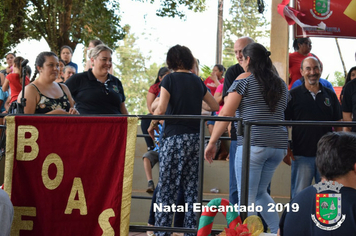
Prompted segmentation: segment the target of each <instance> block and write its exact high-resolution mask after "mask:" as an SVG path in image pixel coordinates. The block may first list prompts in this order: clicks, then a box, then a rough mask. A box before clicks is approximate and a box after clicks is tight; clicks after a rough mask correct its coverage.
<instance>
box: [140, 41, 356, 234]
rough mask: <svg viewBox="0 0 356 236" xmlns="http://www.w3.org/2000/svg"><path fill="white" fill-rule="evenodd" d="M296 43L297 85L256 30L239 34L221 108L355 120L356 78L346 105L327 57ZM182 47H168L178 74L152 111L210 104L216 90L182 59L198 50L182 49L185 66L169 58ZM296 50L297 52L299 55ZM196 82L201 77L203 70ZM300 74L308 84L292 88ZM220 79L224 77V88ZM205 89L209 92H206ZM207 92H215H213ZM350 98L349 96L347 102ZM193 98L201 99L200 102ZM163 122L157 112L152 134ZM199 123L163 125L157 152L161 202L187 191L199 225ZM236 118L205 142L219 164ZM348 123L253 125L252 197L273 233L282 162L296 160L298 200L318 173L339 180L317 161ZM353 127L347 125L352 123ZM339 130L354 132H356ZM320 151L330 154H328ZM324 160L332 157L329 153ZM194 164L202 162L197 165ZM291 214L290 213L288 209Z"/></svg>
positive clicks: (248, 114) (236, 184)
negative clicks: (324, 75) (328, 75)
mask: <svg viewBox="0 0 356 236" xmlns="http://www.w3.org/2000/svg"><path fill="white" fill-rule="evenodd" d="M294 46H295V49H296V52H295V53H292V54H291V55H290V56H291V57H292V59H291V60H290V63H291V64H293V66H292V67H294V68H298V73H299V75H294V72H293V70H292V68H291V71H290V74H291V78H292V83H290V84H289V87H290V89H291V90H290V91H289V89H288V85H287V84H286V83H285V82H284V81H283V80H282V79H281V78H280V77H279V75H278V72H277V70H276V69H275V68H274V66H273V64H272V61H271V59H270V55H271V53H270V52H269V51H268V50H267V49H266V48H265V47H263V46H262V45H261V44H258V43H255V42H254V41H253V40H252V39H251V38H249V37H242V38H240V39H238V40H237V41H236V43H235V45H234V50H235V54H236V57H237V59H238V62H239V63H237V64H236V65H234V66H231V67H230V68H229V69H228V70H227V72H226V74H225V78H224V81H223V82H220V84H222V85H221V87H223V89H222V94H221V96H222V100H223V102H224V106H223V107H222V109H221V110H220V113H219V116H235V117H236V118H242V120H244V121H262V120H275V121H283V120H311V121H341V120H347V117H345V114H346V115H347V112H349V113H351V114H350V118H352V117H354V115H353V114H352V113H353V112H354V110H355V111H356V104H353V103H354V102H353V100H352V94H353V92H352V91H355V90H353V89H352V88H353V87H354V85H353V84H354V83H351V82H349V83H347V85H345V89H344V93H343V99H342V101H343V103H342V104H343V106H342V107H341V105H340V102H339V99H338V98H337V96H336V94H335V92H334V90H333V89H331V88H329V85H328V83H329V82H327V80H325V81H324V80H322V79H321V78H320V77H321V72H322V63H321V62H320V60H319V59H318V58H317V57H316V56H315V55H313V54H310V49H311V42H310V39H309V38H305V39H297V40H296V41H295V42H294ZM179 47H181V46H179ZM179 47H178V45H177V46H176V47H173V48H171V49H170V50H172V51H169V52H168V54H167V64H168V68H169V69H173V71H174V73H170V74H167V75H165V77H164V79H162V80H161V81H160V82H157V83H158V84H159V86H158V84H156V87H160V89H158V91H159V92H158V93H159V95H156V96H155V98H156V97H157V96H159V99H158V102H157V104H158V105H157V107H156V109H152V110H150V111H151V112H153V115H163V114H172V115H177V114H184V115H187V114H190V115H196V114H200V112H201V108H202V107H201V106H202V104H201V100H202V97H201V96H203V95H204V94H205V96H207V94H209V92H208V90H205V89H206V88H204V90H203V93H202V94H201V93H200V92H198V91H200V88H196V87H193V86H195V85H194V83H195V82H194V83H193V79H192V78H191V79H190V80H189V83H190V85H189V86H187V85H188V82H186V81H187V80H186V78H188V77H187V75H189V76H190V77H192V76H193V75H192V73H191V71H190V70H191V68H192V66H186V67H183V68H182V66H181V65H184V62H181V61H184V60H188V59H187V57H185V56H186V55H184V54H187V55H188V54H190V52H189V53H188V52H187V51H185V48H184V47H182V48H181V50H178V51H179V52H180V54H178V53H177V55H179V56H180V58H179V59H178V57H176V60H178V61H179V62H180V63H179V64H178V65H180V66H181V67H176V65H172V64H170V63H171V61H169V60H172V58H173V57H171V56H172V55H174V54H173V53H174V52H175V50H177V49H178V48H179ZM173 49H174V50H173ZM183 49H184V50H183ZM297 53H298V54H297ZM299 54H300V55H299ZM293 57H296V58H297V59H296V58H294V59H293ZM192 60H193V59H192ZM297 61H298V62H297ZM295 63H299V65H298V67H297V66H295V65H294V64H295ZM171 65H172V66H171ZM295 71H296V70H295ZM353 71H354V70H353V69H352V70H350V73H349V76H350V80H351V77H352V78H354V77H355V76H356V73H355V72H353ZM193 77H194V76H193ZM296 78H297V79H296ZM194 81H201V80H199V77H198V78H195V80H194ZM218 81H219V80H216V81H215V80H214V81H210V82H209V83H208V84H211V85H212V84H213V83H214V84H216V83H215V82H218ZM298 81H299V83H300V84H299V85H296V86H294V87H293V89H292V85H293V84H295V83H297V82H298ZM220 84H219V85H217V84H216V85H217V87H218V86H220ZM199 86H200V85H199ZM190 87H193V88H194V93H191V92H190V91H191V90H188V88H190ZM172 88H174V89H172ZM198 94H201V95H200V96H199V97H198V96H197V95H198ZM205 96H203V97H205ZM197 97H198V98H199V99H197ZM350 97H351V98H350ZM206 98H207V99H208V98H209V96H208V97H206ZM347 98H348V99H349V100H348V101H346V99H347ZM195 99H197V100H195ZM209 99H210V98H209ZM193 101H197V103H194V102H193ZM213 103H215V104H213ZM188 104H189V106H188ZM184 105H186V106H184ZM198 105H199V106H198ZM348 105H350V107H351V109H350V110H348V109H349V108H348ZM209 106H210V108H213V107H215V106H216V101H213V100H212V101H211V102H210V104H209ZM198 108H199V109H198ZM215 109H216V108H215ZM210 110H214V109H210ZM355 113H356V112H355ZM355 115H356V114H355ZM159 122H160V121H159V120H155V119H154V117H152V121H151V124H150V126H149V129H148V132H149V133H150V135H151V137H152V138H154V132H153V131H154V130H157V127H158V123H159ZM193 123H194V122H193V121H185V122H183V121H178V120H177V121H174V120H166V121H165V122H164V125H163V127H164V128H163V129H164V130H163V131H161V137H162V138H161V139H160V147H159V149H160V150H159V154H157V155H158V158H157V159H156V162H158V163H159V166H160V167H159V181H158V187H157V189H158V190H157V198H156V199H155V201H156V204H163V205H168V206H171V205H172V204H174V203H176V201H177V198H178V197H177V196H178V195H179V193H180V192H181V191H182V192H183V195H184V199H185V201H184V202H186V203H188V206H190V207H189V208H188V212H185V218H184V226H185V227H194V226H196V222H195V218H194V213H193V212H192V209H191V206H192V204H193V203H194V202H195V201H196V197H197V191H196V181H197V176H196V175H197V172H196V170H197V166H196V165H197V163H198V162H197V161H198V156H197V155H198V152H196V150H195V148H198V145H197V143H196V142H197V140H195V139H194V137H195V136H197V134H198V127H199V126H198V124H195V126H193ZM229 125H230V122H224V121H217V122H215V124H214V128H213V130H212V133H211V137H210V140H209V143H208V145H207V146H206V149H205V159H206V160H207V161H208V162H209V163H212V161H213V160H214V158H215V155H216V148H217V145H216V144H217V142H218V139H219V138H220V136H221V135H222V134H223V133H224V132H225V131H226V129H227V127H228V126H229ZM193 127H195V129H194V128H193ZM237 129H238V127H237V125H236V123H234V122H232V124H231V129H230V132H231V145H230V158H229V161H230V183H229V187H230V189H229V190H230V191H229V200H230V202H231V203H232V204H240V197H239V195H240V194H241V191H243V190H242V189H241V178H242V177H241V169H242V153H243V146H242V144H243V139H244V137H243V135H237V134H238V132H237ZM341 129H342V128H339V127H334V128H333V127H322V126H315V127H311V126H308V127H305V126H295V127H293V128H292V129H287V127H283V126H253V127H252V129H251V147H250V148H251V151H250V176H249V196H248V203H249V204H255V205H259V206H262V209H263V211H262V212H261V216H262V218H263V219H264V221H265V222H266V223H267V225H268V227H269V229H270V231H271V232H272V233H277V231H278V229H279V227H280V218H279V216H278V213H277V212H276V211H274V212H273V211H268V209H269V208H268V206H271V205H275V203H274V201H273V199H272V198H271V196H270V195H269V193H268V191H267V189H268V188H269V185H270V183H271V179H272V176H273V174H274V172H275V170H276V168H277V166H278V165H279V164H280V163H281V162H282V160H284V161H285V162H286V163H291V165H292V176H291V196H292V198H293V199H294V198H295V197H297V196H298V194H299V193H301V192H302V191H303V190H304V189H306V188H308V186H310V185H311V183H312V180H313V178H314V179H315V182H316V183H318V182H320V181H321V180H322V179H323V180H325V179H326V180H333V179H332V178H331V179H330V178H329V177H328V176H325V175H324V172H322V171H320V169H319V170H318V168H319V166H318V163H317V161H316V155H317V144H318V142H319V140H321V139H322V137H323V136H324V135H327V134H328V133H330V132H332V131H341ZM347 129H348V128H345V130H347ZM157 132H158V130H157ZM288 132H291V133H292V134H291V137H292V138H291V139H289V138H288V137H289V135H288ZM239 134H240V133H239ZM329 135H333V134H329ZM338 135H339V136H340V137H344V136H346V137H347V138H350V137H349V136H350V135H349V134H343V133H342V134H338ZM339 136H337V137H339ZM347 138H346V139H347ZM351 138H352V137H351ZM324 145H325V144H324ZM335 148H336V147H335ZM354 151H355V150H354ZM320 158H324V157H323V156H320ZM143 159H145V157H144V158H143ZM147 159H148V158H147ZM324 162H327V161H325V160H324ZM354 163H355V162H353V164H354ZM192 168H193V169H195V172H194V171H193V169H192ZM349 170H350V171H356V166H350V167H349ZM345 186H346V185H345ZM193 190H194V191H193ZM253 214H257V212H249V213H248V215H253ZM284 215H287V216H288V212H286V213H285V214H284ZM172 218H173V213H170V212H156V213H155V222H154V223H155V225H156V226H167V227H169V226H171V223H172ZM284 219H285V218H283V220H284ZM150 224H152V223H150ZM281 224H282V225H283V227H284V228H283V229H284V231H283V232H281V233H282V234H284V235H289V234H288V233H287V232H289V231H288V227H287V226H286V224H284V223H282V221H281ZM157 235H168V233H165V232H158V233H157Z"/></svg>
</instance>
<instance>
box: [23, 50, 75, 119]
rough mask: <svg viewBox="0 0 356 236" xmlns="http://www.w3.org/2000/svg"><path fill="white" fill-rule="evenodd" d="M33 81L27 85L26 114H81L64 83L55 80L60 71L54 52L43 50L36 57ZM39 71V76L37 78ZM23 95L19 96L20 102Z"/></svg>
mask: <svg viewBox="0 0 356 236" xmlns="http://www.w3.org/2000/svg"><path fill="white" fill-rule="evenodd" d="M35 65H36V71H35V74H34V76H33V78H32V83H31V84H29V85H27V86H26V87H25V96H24V97H25V98H26V106H25V108H24V113H25V114H79V112H78V111H77V110H76V109H75V108H74V100H73V98H72V95H71V93H70V91H69V89H68V87H67V86H66V85H64V84H59V83H56V82H54V81H55V80H56V78H57V77H58V73H59V62H58V57H57V55H56V54H55V53H53V52H41V53H40V54H39V55H38V56H37V58H36V63H35ZM37 73H39V77H38V78H37V79H36V80H34V79H35V78H36V75H37ZM20 97H21V95H19V96H18V102H20Z"/></svg>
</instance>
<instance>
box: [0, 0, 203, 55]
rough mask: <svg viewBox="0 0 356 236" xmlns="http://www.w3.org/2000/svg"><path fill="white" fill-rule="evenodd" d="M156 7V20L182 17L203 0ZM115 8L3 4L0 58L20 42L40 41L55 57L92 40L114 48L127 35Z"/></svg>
mask: <svg viewBox="0 0 356 236" xmlns="http://www.w3.org/2000/svg"><path fill="white" fill-rule="evenodd" d="M121 1H127V0H121ZM136 1H141V2H144V1H146V2H147V1H149V2H150V3H154V2H155V0H136ZM160 3H161V7H160V8H159V9H158V10H157V15H158V16H169V17H176V16H178V17H183V16H184V10H193V11H203V10H205V0H184V1H183V0H160ZM119 6H120V0H104V1H102V0H3V3H2V4H0V24H1V29H0V58H3V56H4V54H5V53H7V52H8V51H9V50H10V48H11V47H14V46H16V45H17V44H18V43H19V42H20V40H22V39H37V40H39V39H40V38H41V37H43V38H44V39H45V40H46V41H47V43H48V45H49V47H50V49H51V50H52V51H54V52H57V53H58V52H59V49H60V48H61V47H62V46H63V45H68V46H70V47H71V48H72V49H73V50H75V48H76V45H77V44H78V43H83V44H84V45H87V44H88V42H89V41H90V40H91V39H94V38H99V39H101V40H102V41H103V42H104V43H106V44H107V45H108V46H109V47H112V48H116V46H117V45H118V41H119V40H121V39H123V37H124V36H125V34H126V31H127V26H123V25H121V24H120V22H121V18H120V12H119Z"/></svg>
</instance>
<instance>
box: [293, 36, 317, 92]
mask: <svg viewBox="0 0 356 236" xmlns="http://www.w3.org/2000/svg"><path fill="white" fill-rule="evenodd" d="M293 48H294V52H293V53H289V77H290V78H289V86H288V89H289V90H290V89H292V85H293V83H294V82H295V81H297V80H298V79H300V77H302V74H301V73H300V66H301V64H302V61H303V60H304V58H307V57H312V56H313V57H316V58H318V57H317V56H315V55H314V54H313V53H310V51H311V49H312V43H311V41H310V38H296V39H295V40H294V42H293ZM318 60H319V58H318ZM319 61H320V60H319ZM287 84H288V83H287Z"/></svg>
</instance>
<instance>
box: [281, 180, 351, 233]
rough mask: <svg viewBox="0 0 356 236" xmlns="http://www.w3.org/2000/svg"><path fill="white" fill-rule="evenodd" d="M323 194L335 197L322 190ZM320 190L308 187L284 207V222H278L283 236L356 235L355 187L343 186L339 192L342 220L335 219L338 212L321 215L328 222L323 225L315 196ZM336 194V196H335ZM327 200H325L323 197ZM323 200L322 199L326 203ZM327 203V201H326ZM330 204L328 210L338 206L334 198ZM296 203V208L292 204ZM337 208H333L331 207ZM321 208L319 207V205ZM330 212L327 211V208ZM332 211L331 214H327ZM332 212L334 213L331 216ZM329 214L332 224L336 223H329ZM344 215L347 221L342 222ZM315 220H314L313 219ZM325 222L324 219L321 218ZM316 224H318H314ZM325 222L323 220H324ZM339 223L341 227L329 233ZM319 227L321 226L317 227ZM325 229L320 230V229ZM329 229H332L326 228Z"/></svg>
mask: <svg viewBox="0 0 356 236" xmlns="http://www.w3.org/2000/svg"><path fill="white" fill-rule="evenodd" d="M322 193H324V194H325V193H329V194H333V193H334V194H335V192H334V191H330V190H328V191H323V192H322ZM316 194H317V191H316V189H315V188H314V186H309V187H308V188H306V189H304V190H303V191H302V192H300V193H299V194H298V195H297V196H296V197H295V198H294V199H293V200H292V201H291V202H290V204H288V206H287V207H285V210H284V212H283V214H282V217H281V220H280V222H279V228H280V234H281V236H301V235H308V236H340V235H356V201H355V199H356V190H355V189H353V188H348V187H342V188H341V190H340V194H341V201H339V203H341V212H339V213H340V219H339V220H338V217H337V218H335V211H334V212H333V211H328V210H324V211H326V212H325V213H323V212H320V215H321V216H322V218H325V219H326V222H325V223H328V224H325V223H321V222H320V221H318V220H317V219H316V217H315V218H314V217H313V215H314V216H317V214H316V205H317V202H316V197H317V195H316ZM336 194H337V193H336ZM319 197H333V196H332V195H329V196H324V195H323V196H319ZM324 199H325V198H324ZM324 199H320V198H319V200H321V204H322V201H324ZM325 200H326V199H325ZM325 202H328V205H327V206H328V208H331V209H334V207H335V208H336V209H337V208H338V204H337V201H336V200H335V198H334V204H330V201H328V200H327V201H325ZM293 204H294V205H293ZM332 205H334V207H332ZM319 207H320V205H319ZM324 209H327V208H324ZM336 209H335V210H336ZM328 212H329V213H328ZM330 212H331V214H330ZM328 214H329V215H330V219H333V218H334V219H333V220H332V221H337V222H336V223H334V222H332V221H328V218H329V217H328V216H329V215H328ZM343 216H345V218H344V221H343V222H342V223H341V221H342V219H343ZM313 218H314V219H315V220H313ZM320 220H322V219H320ZM315 222H316V223H315ZM323 222H324V221H323ZM338 223H339V224H340V223H341V225H340V227H339V228H337V229H334V230H330V228H332V227H335V226H337V224H338ZM317 224H319V227H318V226H317ZM320 227H321V228H323V229H321V228H320ZM327 228H329V230H328V229H327Z"/></svg>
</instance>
